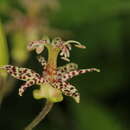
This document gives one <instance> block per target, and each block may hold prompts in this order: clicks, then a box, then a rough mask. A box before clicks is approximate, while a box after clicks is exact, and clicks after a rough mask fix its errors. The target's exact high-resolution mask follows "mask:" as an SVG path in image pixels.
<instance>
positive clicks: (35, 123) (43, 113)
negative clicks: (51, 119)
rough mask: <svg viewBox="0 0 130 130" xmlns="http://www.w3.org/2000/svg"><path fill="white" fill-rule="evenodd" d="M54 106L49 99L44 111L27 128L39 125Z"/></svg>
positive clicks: (28, 129)
mask: <svg viewBox="0 0 130 130" xmlns="http://www.w3.org/2000/svg"><path fill="white" fill-rule="evenodd" d="M52 107H53V103H52V102H50V101H48V100H47V102H46V105H45V106H44V108H43V109H42V111H41V112H40V113H39V115H38V116H36V118H35V119H34V120H33V121H32V122H31V123H30V124H29V125H28V126H27V127H26V128H25V130H32V129H33V128H34V127H35V126H37V125H38V124H39V123H40V122H41V121H42V120H43V119H44V118H45V117H46V115H47V114H48V113H49V111H50V110H51V108H52Z"/></svg>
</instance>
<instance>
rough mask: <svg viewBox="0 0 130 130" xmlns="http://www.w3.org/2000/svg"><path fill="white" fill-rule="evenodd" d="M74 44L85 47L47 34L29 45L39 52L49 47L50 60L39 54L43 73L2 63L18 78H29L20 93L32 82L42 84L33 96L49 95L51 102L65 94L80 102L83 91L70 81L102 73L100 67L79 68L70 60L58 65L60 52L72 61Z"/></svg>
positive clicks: (60, 98)
mask: <svg viewBox="0 0 130 130" xmlns="http://www.w3.org/2000/svg"><path fill="white" fill-rule="evenodd" d="M72 44H74V46H75V47H78V48H83V49H84V48H85V46H84V45H81V44H80V43H79V42H77V41H73V40H69V41H63V40H62V39H61V38H59V37H57V38H55V39H53V40H52V41H50V40H49V39H48V38H47V37H46V38H44V39H43V40H39V41H32V42H30V43H29V44H28V46H27V49H28V50H30V51H31V50H35V51H36V53H37V54H40V53H42V52H43V50H44V48H47V49H48V60H47V61H46V60H45V58H44V57H42V56H39V57H38V58H37V59H38V61H39V62H40V63H41V65H42V74H41V75H40V74H38V73H37V72H35V71H33V70H31V69H28V68H21V67H17V66H12V65H5V66H2V67H1V69H4V70H6V71H7V72H8V73H9V74H11V76H13V77H14V78H16V79H19V80H23V81H26V82H25V83H24V84H23V85H22V86H21V87H20V89H19V95H20V96H22V95H23V93H24V91H25V90H26V88H28V87H30V86H32V85H39V86H40V88H39V89H36V90H34V91H33V96H34V98H36V99H41V98H47V99H48V100H50V101H52V102H59V101H62V100H63V96H62V94H64V95H66V96H70V97H72V98H73V99H75V101H76V102H77V103H79V102H80V94H79V92H78V90H77V89H76V88H75V86H73V85H71V84H70V83H69V82H68V80H70V79H71V78H73V77H74V76H77V75H79V74H84V73H87V72H93V71H96V72H99V71H100V70H99V69H96V68H90V69H80V70H78V65H77V64H75V63H68V64H66V65H64V66H61V67H57V57H58V54H60V56H61V58H62V59H63V60H66V61H70V59H69V57H70V50H71V48H72Z"/></svg>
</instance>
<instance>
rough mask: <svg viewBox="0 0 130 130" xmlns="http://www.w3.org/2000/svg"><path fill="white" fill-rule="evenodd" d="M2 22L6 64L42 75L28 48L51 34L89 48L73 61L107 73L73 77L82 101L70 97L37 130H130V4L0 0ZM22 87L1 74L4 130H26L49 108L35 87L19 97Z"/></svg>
mask: <svg viewBox="0 0 130 130" xmlns="http://www.w3.org/2000/svg"><path fill="white" fill-rule="evenodd" d="M0 22H1V25H0V65H3V64H13V65H18V66H24V67H29V68H33V69H35V70H36V71H38V72H40V69H39V68H40V65H39V64H38V62H37V61H36V58H35V57H36V54H35V53H34V52H31V53H28V52H27V50H26V45H27V43H28V42H29V41H30V40H38V39H42V37H43V35H48V36H49V37H51V38H53V37H55V36H61V37H62V38H64V39H65V40H69V39H73V40H77V41H79V42H81V43H83V44H85V45H86V46H87V49H86V50H79V49H76V48H73V50H72V52H71V61H73V62H76V63H77V64H79V67H80V68H90V67H97V68H99V69H101V72H100V73H87V74H84V75H81V76H78V77H75V78H73V79H72V80H71V83H73V84H74V85H75V86H76V87H77V88H78V90H79V91H80V94H81V103H80V104H76V103H75V102H74V101H73V100H72V99H71V98H69V97H65V98H64V101H63V102H61V103H57V104H55V106H54V108H53V109H52V111H51V112H50V113H49V114H48V116H47V117H46V119H45V120H43V121H42V122H41V123H40V124H39V125H38V126H37V127H36V128H35V129H34V130H61V129H62V130H71V129H73V130H130V82H129V75H130V69H129V66H130V61H129V58H130V57H129V56H130V54H129V51H130V50H129V49H130V1H129V0H0ZM7 50H8V51H7ZM58 63H59V65H62V64H65V62H63V61H61V60H59V61H58ZM22 83H23V82H21V81H18V80H14V79H13V78H11V77H10V76H8V77H7V75H6V76H5V75H4V76H3V75H2V74H1V75H0V101H1V106H0V130H23V128H24V127H25V126H26V125H27V124H28V123H30V121H32V119H33V118H34V117H35V116H36V115H37V114H38V113H39V112H40V111H41V108H42V107H43V105H44V100H34V99H33V97H32V90H33V89H34V88H35V86H34V87H32V88H30V89H28V90H27V91H26V93H25V94H24V96H23V97H19V96H18V88H19V87H20V85H21V84H22Z"/></svg>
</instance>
